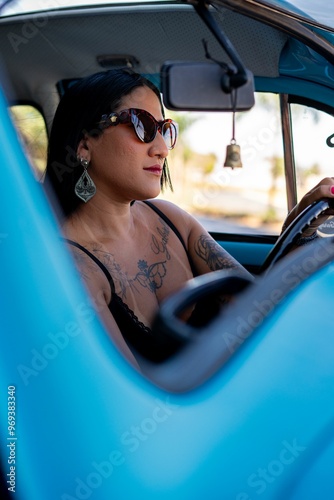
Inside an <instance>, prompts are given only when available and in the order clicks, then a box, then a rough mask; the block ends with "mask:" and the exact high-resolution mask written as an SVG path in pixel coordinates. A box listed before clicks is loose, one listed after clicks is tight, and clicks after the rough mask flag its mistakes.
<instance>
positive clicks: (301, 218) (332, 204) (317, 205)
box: [260, 198, 334, 273]
mask: <svg viewBox="0 0 334 500" xmlns="http://www.w3.org/2000/svg"><path fill="white" fill-rule="evenodd" d="M333 209H334V199H333V198H326V199H324V200H318V201H314V202H313V203H312V204H311V205H309V206H308V207H306V208H305V209H304V210H303V211H302V212H301V213H300V214H299V215H298V216H297V217H296V218H295V219H294V220H293V221H292V222H291V224H290V225H289V226H288V227H287V228H286V229H285V230H284V231H283V233H282V234H281V235H280V236H279V238H278V240H277V241H276V243H275V246H274V247H273V248H272V250H271V251H270V252H269V254H268V256H267V258H266V260H265V261H264V263H263V264H262V266H261V270H260V273H263V272H264V271H268V270H269V269H270V268H271V267H272V266H273V265H274V264H276V262H277V261H278V260H279V259H281V258H282V257H284V256H285V255H286V254H287V253H288V252H289V251H290V250H292V248H293V247H294V246H296V245H297V244H298V241H299V240H300V238H302V237H305V236H309V235H310V234H312V233H314V231H315V230H316V228H317V227H319V225H320V224H321V223H322V222H324V221H325V220H326V219H327V217H328V216H329V215H332V214H333Z"/></svg>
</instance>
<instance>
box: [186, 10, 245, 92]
mask: <svg viewBox="0 0 334 500" xmlns="http://www.w3.org/2000/svg"><path fill="white" fill-rule="evenodd" d="M192 5H193V7H194V9H195V10H196V12H197V14H198V15H199V16H200V18H201V19H202V20H203V21H204V23H205V24H206V25H207V27H208V28H209V30H210V31H211V33H212V34H213V35H214V36H215V38H216V40H217V41H218V43H219V44H220V45H221V46H222V47H223V49H224V50H225V52H226V54H227V55H228V56H229V58H230V59H231V61H232V63H233V64H234V66H235V68H236V71H235V69H234V68H233V67H231V66H228V65H226V64H225V63H223V64H224V66H228V71H226V72H225V73H224V74H223V76H222V79H221V86H222V90H223V91H224V92H226V93H230V92H232V90H234V89H237V88H238V87H241V86H242V85H244V84H245V83H246V82H247V80H248V77H247V70H246V68H245V67H244V65H243V63H242V61H241V59H240V57H239V55H238V53H237V51H236V50H235V48H234V47H233V44H232V43H231V41H230V40H229V38H228V37H227V36H226V35H225V33H223V32H222V31H221V29H220V28H219V26H218V24H217V23H216V21H215V19H214V18H213V16H212V14H211V13H210V11H209V7H208V5H207V3H206V2H205V1H203V0H199V1H195V2H194V3H192ZM206 56H207V57H208V59H211V57H210V56H208V52H207V48H206ZM215 62H216V63H218V64H221V63H219V62H218V61H215Z"/></svg>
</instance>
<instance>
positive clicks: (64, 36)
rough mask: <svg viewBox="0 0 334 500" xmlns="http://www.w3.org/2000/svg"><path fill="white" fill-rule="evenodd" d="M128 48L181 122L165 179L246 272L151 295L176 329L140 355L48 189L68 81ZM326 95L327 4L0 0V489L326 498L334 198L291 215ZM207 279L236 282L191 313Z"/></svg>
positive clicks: (312, 160)
mask: <svg viewBox="0 0 334 500" xmlns="http://www.w3.org/2000/svg"><path fill="white" fill-rule="evenodd" d="M1 4H2V5H1ZM122 66H127V67H132V68H134V69H135V70H136V71H138V72H140V73H142V74H144V75H146V77H147V78H150V79H151V80H152V81H154V82H155V83H156V84H157V85H158V86H159V87H160V89H161V92H162V94H163V99H164V104H165V106H166V108H167V109H166V112H167V113H168V114H171V115H172V117H173V119H175V120H176V121H178V122H179V126H180V131H181V136H180V140H179V144H178V147H177V148H176V149H175V150H174V151H173V152H172V153H171V155H170V168H171V174H172V178H173V183H174V192H165V193H163V194H162V197H165V198H166V199H168V200H171V201H174V202H175V203H177V204H179V205H180V206H182V207H184V208H185V209H186V210H188V211H189V212H191V213H193V214H194V215H195V216H196V217H198V219H199V220H200V221H201V222H202V223H203V225H204V226H205V227H207V228H208V230H209V231H210V232H211V234H212V235H213V237H214V238H215V239H216V240H217V241H218V242H219V243H220V244H221V245H222V246H223V247H224V248H225V249H226V250H228V251H229V252H230V253H231V254H232V255H234V256H235V257H236V258H237V259H238V261H239V262H241V263H242V264H243V265H244V266H245V267H246V268H247V269H248V270H249V271H250V272H251V273H252V275H253V276H254V280H245V279H244V278H242V277H241V276H240V275H239V274H238V273H235V272H232V271H230V272H227V271H216V272H213V273H210V274H207V275H204V276H202V277H200V278H194V280H191V281H190V282H189V283H188V284H187V285H186V286H185V287H184V288H183V289H182V290H180V291H179V292H178V293H177V294H175V295H173V296H172V297H170V299H168V300H166V302H164V303H163V304H161V309H160V311H159V314H158V316H157V318H156V320H155V324H154V328H155V331H159V332H160V333H161V332H162V333H163V334H164V335H165V337H166V339H167V340H168V339H173V340H174V341H175V345H176V348H175V350H174V351H173V353H171V354H170V355H168V356H167V355H166V357H165V359H163V360H162V361H161V362H160V363H155V362H152V361H151V360H149V359H143V360H142V366H143V370H142V371H140V372H139V371H138V370H136V369H135V368H134V367H133V366H132V365H131V364H130V363H129V362H128V361H127V360H126V359H125V358H124V357H123V355H122V354H121V353H120V352H119V350H118V349H117V347H116V346H115V345H114V343H113V341H112V340H111V338H110V336H109V335H108V334H107V333H106V331H105V328H104V326H103V324H102V322H101V320H100V318H99V315H98V312H97V311H96V309H95V307H94V304H93V303H92V300H91V298H90V297H89V295H88V294H87V291H86V289H84V287H83V285H82V283H81V281H80V278H79V277H78V273H77V271H76V268H75V266H74V263H73V259H72V257H71V255H70V253H69V251H68V249H67V247H65V246H64V243H63V241H62V240H61V238H60V236H61V231H60V229H59V226H58V222H57V220H56V217H55V215H54V211H53V208H52V206H51V203H50V199H49V198H48V196H47V194H46V193H45V190H44V186H43V176H44V169H45V159H46V151H47V140H48V139H47V138H48V134H49V131H50V126H51V124H52V119H53V116H54V113H55V109H56V106H57V103H58V102H59V99H60V96H61V95H62V92H63V91H64V89H65V88H66V86H67V85H69V84H70V83H71V81H73V80H77V79H79V78H81V77H83V76H86V75H89V74H92V73H95V72H97V71H104V70H108V69H110V68H113V67H122ZM333 114H334V7H333V4H332V3H330V2H324V0H321V1H319V0H309V1H308V2H305V1H303V0H291V1H290V2H288V1H285V0H207V1H206V2H204V1H202V0H189V1H182V0H179V1H169V0H166V1H163V0H157V1H148V0H143V1H140V2H136V1H122V0H120V1H119V2H112V1H102V0H101V1H99V2H93V1H85V2H83V1H80V0H77V1H74V2H72V3H71V2H69V1H68V2H66V1H61V0H50V1H48V2H38V1H35V2H29V1H24V0H17V1H14V0H13V1H4V0H1V1H0V137H1V148H0V165H1V195H0V207H1V208H0V213H1V218H0V255H1V261H2V266H1V267H2V269H1V274H0V276H1V278H0V297H1V300H0V329H1V340H0V357H1V363H0V380H1V390H0V394H1V405H0V406H1V419H0V424H1V427H0V429H1V472H2V490H3V496H2V498H5V495H6V497H8V498H17V499H19V500H74V499H76V500H85V499H92V500H93V499H96V500H110V499H117V500H132V499H137V498H138V499H145V500H150V499H159V500H164V499H170V498H173V499H177V500H178V499H180V500H190V499H191V500H202V499H204V498H207V499H209V500H251V499H252V500H254V499H258V498H259V499H270V500H272V499H277V500H278V499H279V500H283V499H284V500H287V499H290V500H318V499H325V498H326V499H327V498H332V497H333V491H334V487H333V479H332V477H333V472H332V469H333V461H334V441H333V436H334V397H333V396H334V392H333V386H334V341H333V339H332V335H333V331H332V328H333V326H331V325H333V323H332V321H333V318H332V316H331V310H332V307H333V301H334V267H333V259H334V246H333V237H332V236H333V234H334V224H333V221H332V218H331V217H332V216H331V215H330V214H331V210H332V205H331V201H330V200H328V199H324V200H322V201H320V202H317V203H315V204H314V205H312V206H310V207H308V208H307V209H306V210H305V211H304V213H302V214H301V216H300V217H299V218H298V220H296V221H295V222H294V223H293V224H292V225H291V226H289V227H288V228H287V229H285V231H283V233H282V234H281V228H282V224H283V221H284V219H285V217H286V215H287V213H288V211H289V210H291V209H292V207H293V206H294V205H295V204H296V202H297V201H298V200H300V198H301V197H302V196H303V194H304V193H306V192H307V191H308V190H309V189H311V188H312V187H313V186H314V185H315V184H316V183H317V182H319V181H320V180H321V179H322V178H324V177H326V176H327V177H331V176H333V173H334V170H333V159H334V156H333V155H334V151H333V147H334V122H333ZM324 214H325V215H328V214H329V215H330V216H329V218H328V219H327V220H326V222H324V223H323V224H322V225H321V226H320V228H319V230H318V238H317V239H316V240H315V241H312V242H310V243H308V244H306V245H303V246H300V247H299V248H297V249H295V250H292V251H290V250H291V249H292V248H293V247H294V246H295V244H296V242H297V240H298V238H299V237H300V235H301V234H302V233H303V232H304V231H305V229H306V228H308V227H309V226H310V225H311V224H312V223H313V222H314V221H316V219H317V218H318V217H319V216H322V215H324ZM217 294H228V295H232V296H233V298H232V300H231V301H230V302H229V304H228V305H226V306H225V307H223V308H222V310H221V312H220V313H219V314H218V315H217V316H215V317H214V318H212V319H211V320H210V321H209V322H208V323H206V324H204V325H203V327H201V328H196V329H195V328H192V327H190V326H189V325H186V324H185V323H183V322H182V321H181V320H180V319H179V313H180V311H182V310H183V309H184V308H186V307H188V306H189V305H190V304H193V303H195V302H197V301H202V300H203V301H205V300H209V301H210V300H211V297H213V296H215V295H217Z"/></svg>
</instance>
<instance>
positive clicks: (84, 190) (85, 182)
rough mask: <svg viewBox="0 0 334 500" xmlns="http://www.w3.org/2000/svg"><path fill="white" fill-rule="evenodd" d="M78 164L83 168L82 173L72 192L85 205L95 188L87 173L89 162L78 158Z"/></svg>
mask: <svg viewBox="0 0 334 500" xmlns="http://www.w3.org/2000/svg"><path fill="white" fill-rule="evenodd" d="M80 164H81V165H82V166H83V168H84V171H83V173H82V175H81V176H80V178H79V180H78V182H77V183H76V185H75V187H74V192H75V194H76V195H77V197H78V198H80V199H81V200H82V201H84V202H85V203H87V201H89V200H90V199H91V198H93V196H94V195H95V193H96V186H95V184H94V182H93V179H92V178H91V177H90V175H89V174H88V172H87V168H88V166H89V161H88V160H87V159H86V158H80Z"/></svg>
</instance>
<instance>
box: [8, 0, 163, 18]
mask: <svg viewBox="0 0 334 500" xmlns="http://www.w3.org/2000/svg"><path fill="white" fill-rule="evenodd" d="M154 1H156V0H144V2H145V3H147V2H154ZM159 1H160V2H163V1H167V0H159ZM125 3H129V4H131V3H132V4H134V3H143V2H138V0H97V1H96V0H0V15H1V16H11V15H13V14H24V13H27V12H38V11H45V10H51V9H61V8H66V7H75V8H77V7H81V6H87V5H90V6H95V7H96V6H98V5H108V4H109V5H110V4H125Z"/></svg>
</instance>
